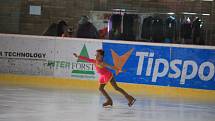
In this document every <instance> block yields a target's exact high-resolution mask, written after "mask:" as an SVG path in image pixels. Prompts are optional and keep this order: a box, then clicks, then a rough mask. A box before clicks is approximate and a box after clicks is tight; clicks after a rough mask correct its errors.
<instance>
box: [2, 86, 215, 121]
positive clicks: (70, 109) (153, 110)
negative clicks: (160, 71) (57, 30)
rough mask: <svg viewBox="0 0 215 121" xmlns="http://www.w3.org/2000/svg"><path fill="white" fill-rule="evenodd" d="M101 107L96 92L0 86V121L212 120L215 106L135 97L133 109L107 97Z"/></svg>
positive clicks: (116, 96)
mask: <svg viewBox="0 0 215 121" xmlns="http://www.w3.org/2000/svg"><path fill="white" fill-rule="evenodd" d="M111 96H112V97H113V101H114V106H113V107H112V108H103V107H102V106H101V105H102V103H103V101H104V98H103V97H102V95H100V93H99V92H97V91H83V90H82V91H78V90H53V89H38V88H25V87H5V86H4V87H0V121H214V120H215V103H214V104H211V103H204V102H201V103H200V102H198V101H193V102H192V101H186V100H183V99H179V100H171V99H167V98H155V97H143V96H136V98H137V101H136V103H135V104H134V106H133V107H131V108H129V107H128V106H127V101H126V100H125V99H124V97H122V96H121V95H118V94H111Z"/></svg>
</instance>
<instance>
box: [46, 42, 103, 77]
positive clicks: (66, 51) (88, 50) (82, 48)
mask: <svg viewBox="0 0 215 121" xmlns="http://www.w3.org/2000/svg"><path fill="white" fill-rule="evenodd" d="M101 48H102V42H101V41H100V42H99V41H93V40H87V39H77V38H73V39H68V40H67V39H59V40H56V48H55V60H48V64H47V66H49V67H51V68H54V70H55V71H54V76H56V77H67V78H68V77H72V78H78V79H87V80H97V78H98V75H97V73H96V70H95V68H94V65H93V64H92V63H88V62H85V61H82V60H79V59H77V58H75V57H74V56H73V53H77V54H78V55H82V56H85V57H88V58H92V59H94V58H95V54H96V50H97V49H101Z"/></svg>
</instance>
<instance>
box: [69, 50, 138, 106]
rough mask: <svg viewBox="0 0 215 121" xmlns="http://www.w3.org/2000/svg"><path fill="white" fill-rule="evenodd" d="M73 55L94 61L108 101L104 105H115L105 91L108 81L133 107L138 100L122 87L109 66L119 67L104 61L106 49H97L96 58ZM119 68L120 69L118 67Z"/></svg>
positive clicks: (101, 88) (101, 87) (101, 89)
mask: <svg viewBox="0 0 215 121" xmlns="http://www.w3.org/2000/svg"><path fill="white" fill-rule="evenodd" d="M73 55H74V56H75V57H77V58H79V59H81V60H85V61H87V62H90V63H93V64H94V65H95V67H96V71H97V72H98V73H99V75H100V76H99V83H100V85H99V91H100V92H101V93H102V94H103V95H104V96H105V98H106V99H107V101H106V102H105V103H104V104H103V107H108V106H112V105H113V101H112V99H111V97H110V96H109V95H108V93H107V92H106V91H105V89H104V87H105V86H106V84H107V83H108V82H110V83H111V85H112V86H113V88H114V89H115V90H117V91H119V92H120V93H121V94H123V95H124V96H125V98H126V99H127V100H128V106H129V107H131V106H132V105H133V104H134V102H135V101H136V99H135V98H133V97H132V96H131V95H129V94H128V93H127V92H126V91H124V90H123V89H122V88H120V87H119V86H118V85H117V83H116V80H115V79H114V76H113V74H112V73H111V72H110V71H109V70H108V69H107V67H109V68H111V69H117V68H116V67H114V66H111V65H109V64H106V63H105V62H103V58H104V51H103V50H102V49H99V50H96V59H89V58H87V57H83V56H78V55H77V54H76V53H73ZM118 70H119V69H118ZM119 71H120V72H122V70H119Z"/></svg>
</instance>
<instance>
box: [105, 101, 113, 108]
mask: <svg viewBox="0 0 215 121" xmlns="http://www.w3.org/2000/svg"><path fill="white" fill-rule="evenodd" d="M112 106H113V101H112V100H108V101H106V102H105V103H103V107H104V108H108V107H112Z"/></svg>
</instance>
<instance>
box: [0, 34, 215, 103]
mask: <svg viewBox="0 0 215 121" xmlns="http://www.w3.org/2000/svg"><path fill="white" fill-rule="evenodd" d="M0 45H1V46H0V66H1V68H0V73H1V74H0V84H1V85H22V86H32V87H44V88H62V89H70V88H80V89H91V90H97V89H98V83H97V81H96V80H97V78H98V74H97V73H96V71H95V68H94V66H93V65H92V64H90V63H87V62H84V61H81V60H78V59H76V58H74V57H73V55H72V53H74V52H75V53H77V54H80V55H82V56H86V57H89V58H94V57H95V50H96V49H100V48H103V49H104V50H105V55H106V56H105V61H106V62H108V63H110V64H112V65H114V64H115V63H114V61H116V60H118V62H122V60H120V56H123V55H125V53H126V52H128V51H130V52H131V53H130V55H127V56H126V58H127V60H126V61H125V63H123V65H120V63H118V64H119V65H116V66H122V69H124V70H126V72H124V73H119V74H116V72H115V71H113V70H112V71H113V73H114V74H115V77H116V79H117V81H118V82H121V83H120V85H122V87H123V88H124V89H126V90H129V92H131V93H136V94H146V95H162V96H176V97H177V96H182V97H199V98H204V99H210V100H215V94H214V93H215V91H214V89H215V81H214V61H215V48H214V47H211V46H189V45H174V44H160V43H159V44H158V43H139V42H126V41H110V40H93V39H78V38H61V37H41V36H28V35H7V34H6V35H5V34H0ZM113 53H115V54H116V55H117V56H116V57H117V58H115V60H114V59H113ZM150 59H151V60H150ZM110 89H111V88H110ZM111 90H112V89H111Z"/></svg>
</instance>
